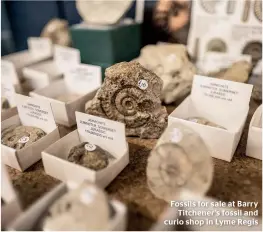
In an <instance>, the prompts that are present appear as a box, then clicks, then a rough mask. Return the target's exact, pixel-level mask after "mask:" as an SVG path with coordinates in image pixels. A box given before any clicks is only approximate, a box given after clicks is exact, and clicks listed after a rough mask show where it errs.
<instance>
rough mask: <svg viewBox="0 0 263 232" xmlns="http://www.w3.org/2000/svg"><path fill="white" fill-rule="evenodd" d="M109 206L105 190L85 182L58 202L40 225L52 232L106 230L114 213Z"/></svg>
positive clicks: (51, 207)
mask: <svg viewBox="0 0 263 232" xmlns="http://www.w3.org/2000/svg"><path fill="white" fill-rule="evenodd" d="M109 205H110V204H109V200H108V198H107V196H106V194H105V193H104V192H103V190H101V189H99V188H98V187H96V186H95V185H93V184H90V183H88V182H84V183H82V184H81V186H80V187H78V188H77V189H74V190H70V191H69V192H67V193H66V194H64V195H63V196H62V197H60V198H59V199H58V200H56V201H55V202H54V203H53V204H52V205H51V206H50V207H49V209H48V212H47V216H46V217H45V218H44V220H43V221H42V223H39V224H40V225H41V224H42V225H43V227H42V229H43V230H51V231H90V230H91V231H97V230H106V229H107V227H108V225H109V221H110V218H111V213H112V210H111V208H110V207H109Z"/></svg>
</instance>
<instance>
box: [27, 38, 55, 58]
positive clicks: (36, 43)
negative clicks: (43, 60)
mask: <svg viewBox="0 0 263 232" xmlns="http://www.w3.org/2000/svg"><path fill="white" fill-rule="evenodd" d="M27 43H28V49H29V52H30V53H32V55H33V56H36V57H50V56H52V54H53V45H52V41H51V40H50V39H49V38H40V37H30V38H29V39H28V41H27Z"/></svg>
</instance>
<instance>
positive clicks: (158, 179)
mask: <svg viewBox="0 0 263 232" xmlns="http://www.w3.org/2000/svg"><path fill="white" fill-rule="evenodd" d="M146 173H147V183H148V187H149V189H150V190H151V192H152V193H153V194H154V195H155V196H156V197H158V198H160V199H163V200H165V201H167V202H169V201H171V200H173V199H176V196H177V197H178V195H179V194H180V192H181V190H190V191H193V192H196V193H198V194H205V193H206V192H207V190H208V189H209V187H210V185H211V183H212V178H213V163H212V158H211V156H210V153H209V151H208V149H207V148H206V145H205V144H204V142H203V140H202V139H201V138H200V136H199V135H198V134H197V133H195V132H193V131H192V130H191V129H189V128H187V127H185V126H183V125H181V124H177V123H176V124H172V125H169V127H168V128H167V129H166V130H165V132H164V133H163V135H162V136H161V138H160V139H159V140H158V142H157V145H156V147H155V148H154V149H153V150H152V151H151V154H150V157H149V158H148V164H147V169H146Z"/></svg>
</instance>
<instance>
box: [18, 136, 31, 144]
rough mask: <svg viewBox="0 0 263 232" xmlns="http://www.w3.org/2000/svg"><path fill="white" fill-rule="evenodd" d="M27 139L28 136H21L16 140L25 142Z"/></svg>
mask: <svg viewBox="0 0 263 232" xmlns="http://www.w3.org/2000/svg"><path fill="white" fill-rule="evenodd" d="M28 141H29V137H28V136H23V137H22V138H20V139H19V140H18V142H19V143H27V142H28Z"/></svg>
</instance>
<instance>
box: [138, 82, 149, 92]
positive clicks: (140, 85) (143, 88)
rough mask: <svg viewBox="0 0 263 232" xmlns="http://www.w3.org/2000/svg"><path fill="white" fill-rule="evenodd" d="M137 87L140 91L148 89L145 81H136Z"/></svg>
mask: <svg viewBox="0 0 263 232" xmlns="http://www.w3.org/2000/svg"><path fill="white" fill-rule="evenodd" d="M138 87H139V88H140V89H142V90H145V89H147V88H148V82H147V81H146V80H143V79H141V80H139V81H138Z"/></svg>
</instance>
